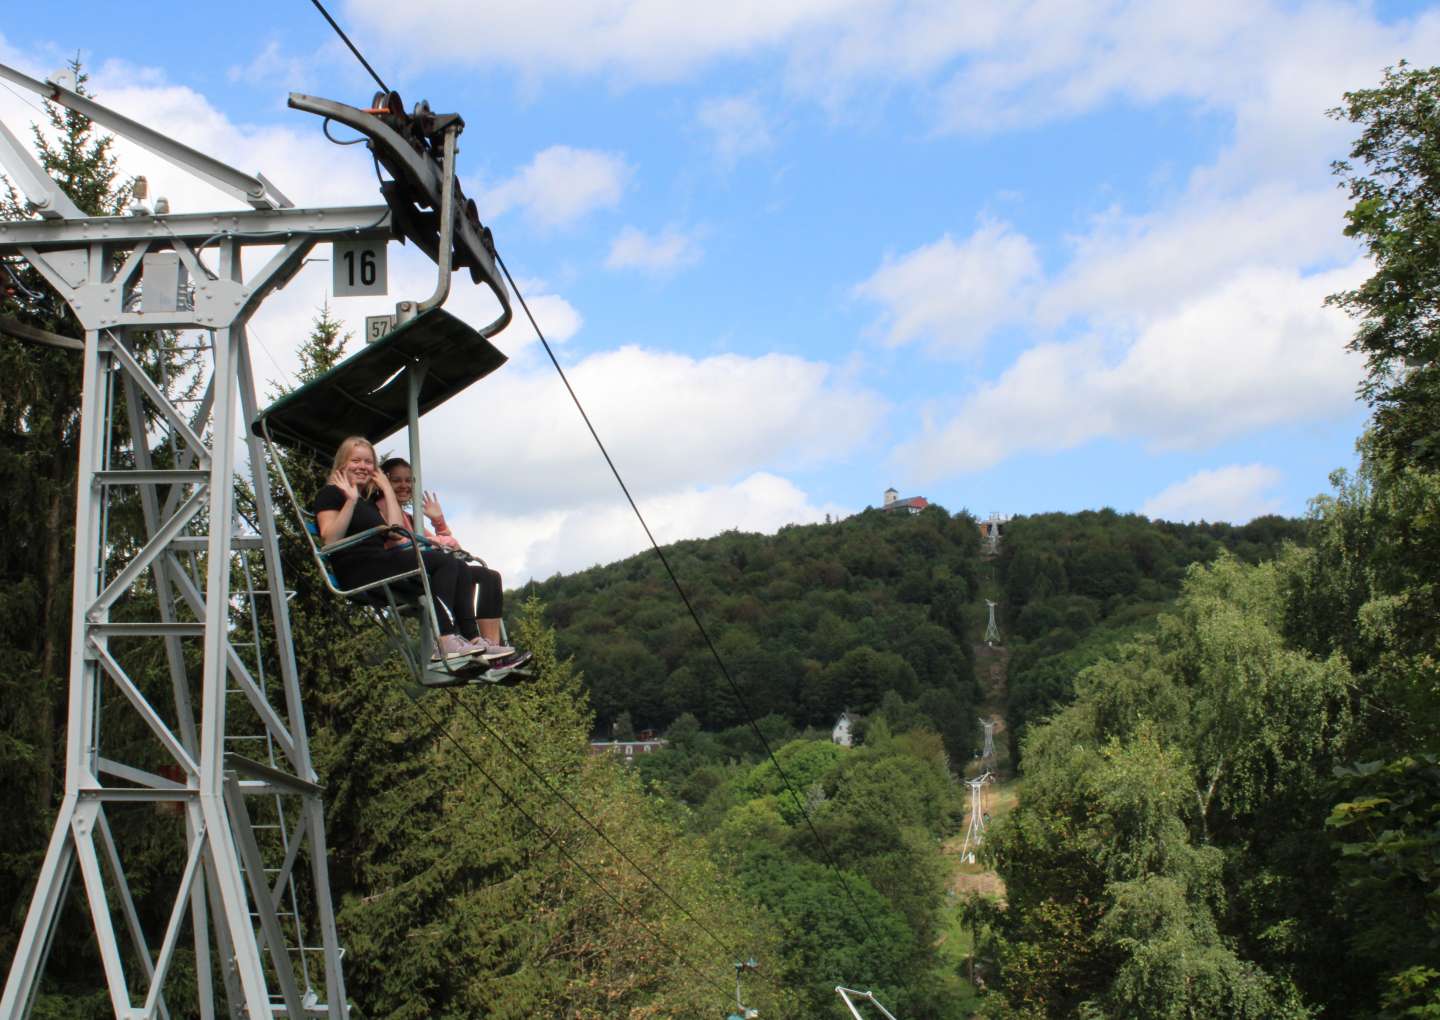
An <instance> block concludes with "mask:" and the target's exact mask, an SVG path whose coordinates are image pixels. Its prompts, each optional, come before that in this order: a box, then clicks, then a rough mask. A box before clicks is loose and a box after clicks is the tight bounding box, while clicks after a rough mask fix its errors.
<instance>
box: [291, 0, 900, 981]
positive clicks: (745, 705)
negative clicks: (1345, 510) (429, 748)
mask: <svg viewBox="0 0 1440 1020" xmlns="http://www.w3.org/2000/svg"><path fill="white" fill-rule="evenodd" d="M310 2H311V3H313V4H314V5H315V9H316V10H318V11H319V12H320V13H321V14H322V15H323V16H324V18H325V20H326V21H327V22H329V23H330V27H331V28H333V29H334V30H335V33H336V34H337V35H339V36H340V38H341V39H342V40H343V41H344V43H345V45H346V46H348V47H349V48H350V52H351V53H353V54H355V59H356V60H358V61H360V63H361V64H362V65H363V66H364V67H365V70H366V71H369V72H370V77H372V78H374V79H375V83H376V84H377V85H379V86H380V88H381V89H382V90H383V91H384V92H386V93H387V94H388V93H389V92H390V87H389V86H388V85H386V84H385V82H384V81H382V80H381V78H380V75H378V74H377V73H376V72H375V69H374V68H373V67H371V66H370V62H369V61H368V60H366V59H365V57H364V55H363V54H361V52H360V50H359V49H357V48H356V46H355V44H354V43H353V42H351V41H350V37H349V36H347V35H346V34H345V32H344V30H343V29H342V28H341V27H340V26H339V25H338V24H336V22H335V19H334V18H332V17H331V16H330V12H329V11H327V10H326V9H325V6H324V4H322V3H321V2H320V0H310ZM327 135H328V132H327ZM331 140H332V141H335V142H337V144H344V143H341V142H339V140H338V139H333V138H332V139H331ZM375 169H376V173H377V174H378V173H379V169H380V167H379V162H378V160H377V161H376V167H375ZM494 254H495V261H496V263H497V264H498V265H499V266H500V270H501V271H502V272H503V273H504V274H505V279H506V280H507V281H508V282H509V284H510V289H511V290H513V291H514V292H515V297H516V299H517V300H518V301H519V302H520V307H521V308H523V309H524V310H525V317H526V318H527V319H529V320H530V326H531V328H532V329H534V330H535V335H536V337H538V338H539V340H540V344H541V346H542V347H544V348H545V353H546V355H548V356H549V358H550V363H551V364H552V365H554V366H555V371H556V373H558V374H559V376H560V381H561V382H563V383H564V384H565V389H566V391H567V392H569V394H570V399H571V400H572V401H574V403H575V409H576V410H578V411H579V412H580V417H581V418H582V419H584V421H585V427H586V428H588V429H589V430H590V435H591V437H592V438H594V440H595V445H596V446H597V447H599V448H600V453H601V455H602V456H603V457H604V458H605V463H606V464H607V465H609V467H610V473H611V474H613V475H614V476H615V481H616V482H617V483H618V484H619V486H620V491H621V492H623V493H624V494H625V499H626V500H627V501H628V502H629V504H630V509H631V510H633V511H634V512H635V517H636V519H638V520H639V521H640V527H641V528H643V529H644V531H645V537H646V538H648V539H649V540H650V547H651V548H652V549H653V550H654V551H655V555H657V556H658V557H660V562H661V563H662V564H663V565H664V567H665V572H666V573H667V574H668V575H669V576H670V582H671V584H673V585H674V586H675V591H676V593H677V594H678V595H679V596H680V600H681V601H682V602H683V603H684V604H685V608H686V609H687V610H688V611H689V613H690V618H691V619H692V620H694V621H695V627H696V629H698V630H699V631H700V636H701V637H702V638H704V639H705V644H706V646H707V647H708V648H709V649H710V654H711V656H712V657H713V658H714V659H715V663H716V665H717V666H719V668H720V672H721V674H722V675H723V676H724V677H725V682H726V683H727V684H729V686H730V689H731V691H732V692H734V694H735V697H736V699H737V700H738V702H739V704H740V707H741V709H742V710H743V711H744V712H745V718H746V721H747V722H749V724H750V728H751V729H752V730H754V731H755V736H756V737H757V738H759V740H760V744H761V746H762V747H763V748H764V749H765V754H766V756H767V757H768V758H769V759H770V763H771V764H772V765H774V766H775V771H776V773H778V774H779V776H780V778H781V780H782V781H784V783H785V787H786V789H788V790H789V791H790V796H791V797H793V798H794V799H795V804H796V806H797V807H798V808H799V809H800V814H801V815H802V816H803V817H804V819H805V824H806V826H808V827H809V829H810V834H811V835H812V836H814V837H815V842H816V844H817V845H818V846H819V847H820V848H821V849H822V850H823V851H824V852H825V857H826V860H827V861H829V863H830V867H831V868H833V869H834V871H835V877H836V878H837V879H839V881H840V887H841V888H842V889H844V890H845V897H846V899H848V900H849V901H850V905H851V906H852V907H853V908H854V909H855V915H856V916H857V917H859V918H860V921H861V923H862V924H863V925H864V926H865V930H866V931H867V932H868V933H869V935H870V938H871V939H872V940H873V941H874V942H876V943H877V944H878V943H879V942H880V937H879V935H877V934H876V932H875V929H874V927H872V926H871V924H870V919H869V917H867V916H866V914H865V912H864V911H863V910H862V909H861V908H860V904H859V903H858V902H856V900H855V894H854V893H853V892H851V890H850V883H849V882H847V881H845V875H844V873H843V872H842V871H841V870H840V865H839V864H838V863H837V862H836V860H835V855H834V854H833V853H831V852H830V846H829V844H828V843H826V842H825V840H824V839H823V838H822V837H821V835H820V833H819V831H818V830H816V828H815V822H814V820H813V819H811V817H810V812H809V811H807V810H806V809H805V801H804V799H803V798H801V796H800V794H799V792H798V791H797V790H796V789H795V785H794V784H793V783H791V782H790V777H789V776H787V775H786V774H785V770H784V769H783V768H782V767H781V766H780V762H779V761H778V760H777V759H776V758H775V752H774V750H772V749H771V747H770V741H768V740H766V739H765V734H764V733H762V732H761V730H760V727H759V725H758V724H757V723H756V722H755V716H754V713H752V712H751V711H750V705H749V702H747V701H746V700H745V696H744V695H743V694H742V693H741V692H740V687H739V685H738V684H736V683H735V678H734V677H732V676H731V675H730V670H729V668H728V667H727V666H726V665H725V660H724V659H723V658H721V657H720V651H719V649H717V648H716V647H715V642H714V641H713V640H711V638H710V632H709V631H707V630H706V629H705V625H704V624H703V623H702V622H701V621H700V615H699V614H698V613H697V612H696V611H695V607H694V605H692V604H691V602H690V598H689V596H688V595H686V594H685V589H684V588H683V587H682V586H681V584H680V579H679V578H678V577H677V576H676V575H675V571H674V570H673V569H672V568H671V566H670V561H669V560H668V559H667V558H666V556H665V553H664V551H663V550H662V549H661V548H660V544H659V543H658V542H656V541H655V535H654V534H653V533H652V532H651V531H650V525H649V524H647V523H646V521H645V515H644V514H642V513H641V512H640V507H639V506H638V505H637V504H636V503H635V498H634V497H633V496H631V495H630V489H629V487H628V486H627V485H626V484H625V479H624V478H622V477H621V476H620V471H619V469H618V468H616V466H615V462H614V461H613V460H612V459H611V457H610V451H609V450H607V449H606V448H605V444H604V442H602V441H601V439H600V434H599V433H598V432H596V431H595V426H594V425H593V424H592V423H591V421H590V416H589V415H588V414H586V413H585V407H584V405H582V404H581V403H580V398H579V396H577V395H576V393H575V389H574V387H573V386H571V385H570V379H569V378H568V377H567V376H566V375H565V370H564V369H563V368H561V367H560V362H559V360H558V359H557V358H556V357H555V352H554V351H553V350H552V349H551V348H550V341H549V340H547V339H546V338H545V333H544V332H543V331H542V330H541V329H540V324H539V323H538V322H536V321H535V316H534V315H533V314H532V313H531V311H530V305H529V304H528V303H526V301H525V296H524V295H523V294H522V293H521V292H520V288H519V286H517V285H516V283H515V278H514V277H512V276H511V275H510V267H509V266H507V265H505V260H504V259H502V258H501V257H500V254H499V253H498V252H495V253H494ZM416 706H417V707H419V703H418V702H416ZM421 711H422V712H423V711H424V709H423V708H422V709H421ZM425 714H426V716H427V717H429V718H431V719H433V718H434V717H433V716H430V713H428V712H426V713H425ZM435 724H436V726H437V728H439V725H440V724H439V721H438V720H435ZM487 728H488V727H487ZM442 732H444V733H445V736H446V737H447V738H449V740H450V741H451V743H453V744H455V746H456V747H457V748H460V750H461V753H463V754H465V756H466V757H467V758H470V760H471V762H472V763H473V764H474V765H475V767H476V768H477V769H479V770H480V774H481V775H483V776H484V777H485V778H486V779H487V780H489V782H490V783H491V785H492V786H494V787H495V788H496V790H497V791H499V793H500V794H501V796H503V797H504V798H505V799H506V801H507V802H508V803H510V804H511V805H513V806H514V807H515V809H516V810H517V811H519V812H520V813H521V814H522V815H524V816H525V818H526V819H527V820H529V821H530V822H531V824H532V825H534V826H535V827H536V828H537V829H539V831H540V832H542V833H544V832H545V830H544V829H543V828H542V827H541V826H540V824H539V823H538V822H536V821H535V820H534V819H533V818H531V817H530V815H529V814H528V813H527V812H526V811H525V809H524V808H522V807H520V805H519V803H518V802H516V801H515V799H514V798H513V797H511V796H510V795H509V793H507V792H506V791H505V790H504V788H502V787H501V786H500V785H499V784H498V783H496V782H495V780H494V779H492V778H491V777H490V775H489V773H487V772H486V771H485V770H484V768H483V767H481V766H480V764H479V762H477V761H475V759H474V758H473V757H472V756H471V755H470V754H469V753H468V752H466V751H465V749H464V748H463V747H461V745H460V743H459V742H458V741H457V740H455V738H454V737H453V736H451V735H450V733H449V732H448V731H443V730H442ZM577 813H578V812H577ZM581 817H582V818H583V817H584V816H583V815H582V816H581ZM597 831H598V830H597ZM547 838H549V839H550V840H551V842H552V843H554V844H555V846H556V848H557V849H559V850H561V852H562V853H564V854H565V856H566V857H567V858H568V859H569V860H570V861H571V862H572V863H574V864H575V866H576V867H577V868H580V870H581V871H582V872H584V873H585V874H586V876H587V877H590V880H591V881H592V882H595V884H596V886H597V887H599V888H600V889H601V890H602V891H603V892H605V895H606V896H608V897H610V899H611V900H613V901H614V902H615V904H616V905H617V906H620V901H619V900H618V899H615V897H614V896H613V895H612V894H611V893H610V892H609V890H607V889H605V888H604V887H603V886H601V885H600V883H599V882H598V881H597V880H596V879H595V878H594V877H593V876H590V875H589V872H586V871H585V869H584V868H583V867H582V866H581V865H580V864H579V862H577V861H575V859H574V858H573V857H570V854H569V852H568V851H566V850H565V849H564V848H563V847H561V846H560V844H559V843H558V842H555V840H554V838H553V837H550V836H549V835H548V834H547ZM607 842H608V839H607ZM612 845H613V844H612ZM616 849H617V850H618V847H617V848H616ZM626 859H627V860H628V859H629V858H628V857H627V858H626ZM632 863H633V862H632ZM637 870H638V866H637ZM642 874H643V872H642ZM647 877H648V876H647ZM621 909H625V908H624V907H621ZM626 913H630V912H629V911H628V910H627V911H626ZM631 916H632V917H633V916H634V915H633V914H631ZM686 916H689V912H688V911H686ZM635 920H636V921H639V918H638V917H637V918H635ZM639 923H640V924H641V926H642V927H645V930H646V931H650V928H649V927H648V926H646V925H645V924H644V922H643V921H639ZM697 923H698V922H697ZM651 934H652V935H654V933H653V932H651ZM655 938H656V939H657V941H662V944H664V943H663V940H660V939H659V936H655ZM671 948H672V951H674V952H676V955H677V956H679V957H680V959H682V960H683V959H685V958H684V957H683V956H681V955H680V954H679V952H678V950H673V947H671ZM685 962H686V965H687V966H689V967H691V969H692V970H693V969H694V965H693V964H691V963H689V961H688V960H686V961H685ZM696 973H697V974H698V973H699V971H696ZM725 994H726V996H727V997H728V996H729V994H730V992H729V989H728V988H727V989H726V990H725Z"/></svg>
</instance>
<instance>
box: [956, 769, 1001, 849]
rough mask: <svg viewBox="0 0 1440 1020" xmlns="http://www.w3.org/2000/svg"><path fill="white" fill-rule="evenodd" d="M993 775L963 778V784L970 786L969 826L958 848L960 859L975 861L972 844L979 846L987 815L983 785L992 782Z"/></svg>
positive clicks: (983, 833) (983, 836) (982, 838)
mask: <svg viewBox="0 0 1440 1020" xmlns="http://www.w3.org/2000/svg"><path fill="white" fill-rule="evenodd" d="M994 781H995V777H994V776H993V775H991V774H990V773H989V772H986V773H984V774H983V775H979V776H976V777H975V778H974V779H967V780H965V785H966V786H968V787H970V827H969V828H968V829H966V830H965V843H964V845H963V846H961V848H960V859H961V860H962V861H969V862H970V863H971V864H974V863H975V853H974V851H973V850H972V849H971V847H972V846H977V847H978V846H979V845H980V844H981V843H982V842H983V841H984V838H985V821H986V819H987V818H988V817H989V816H988V815H987V814H986V813H985V807H984V803H985V801H984V798H985V786H986V784H988V783H993V782H994Z"/></svg>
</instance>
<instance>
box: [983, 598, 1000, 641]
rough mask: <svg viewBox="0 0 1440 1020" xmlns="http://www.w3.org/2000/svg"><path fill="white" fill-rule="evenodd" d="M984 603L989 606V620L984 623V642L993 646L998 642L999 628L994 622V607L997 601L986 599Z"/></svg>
mask: <svg viewBox="0 0 1440 1020" xmlns="http://www.w3.org/2000/svg"><path fill="white" fill-rule="evenodd" d="M985 605H987V606H989V607H990V622H989V623H987V624H986V625H985V643H986V644H987V645H990V646H991V647H992V648H993V647H994V646H995V645H998V644H999V643H1000V628H999V626H998V625H997V624H996V623H995V607H996V605H998V603H996V602H991V601H990V600H989V599H986V600H985Z"/></svg>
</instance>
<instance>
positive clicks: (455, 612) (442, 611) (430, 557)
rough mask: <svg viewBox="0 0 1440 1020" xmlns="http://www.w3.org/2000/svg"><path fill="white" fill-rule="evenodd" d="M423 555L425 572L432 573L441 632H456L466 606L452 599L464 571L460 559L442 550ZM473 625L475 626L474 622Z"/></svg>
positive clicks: (442, 633)
mask: <svg viewBox="0 0 1440 1020" xmlns="http://www.w3.org/2000/svg"><path fill="white" fill-rule="evenodd" d="M408 555H414V554H413V553H410V554H408ZM421 556H422V557H423V559H424V561H425V572H426V573H427V574H428V575H430V594H431V595H432V596H434V599H435V617H436V619H437V620H438V621H439V623H440V633H441V635H442V636H443V635H445V634H454V633H455V632H456V631H457V630H459V629H460V621H461V620H462V619H463V616H464V614H465V607H464V606H463V605H462V606H457V605H455V604H454V602H453V601H452V600H454V598H455V591H456V587H457V586H458V585H459V583H460V575H461V574H462V573H464V571H462V570H461V569H460V566H461V564H460V561H459V560H457V559H456V558H455V557H453V556H447V555H446V554H445V553H441V552H426V553H421ZM411 562H412V563H413V562H414V561H413V560H412V561H411ZM473 605H474V604H473V603H472V604H471V606H472V608H471V610H470V613H471V614H472V621H473V613H474V609H473ZM471 626H474V624H473V622H472V623H471Z"/></svg>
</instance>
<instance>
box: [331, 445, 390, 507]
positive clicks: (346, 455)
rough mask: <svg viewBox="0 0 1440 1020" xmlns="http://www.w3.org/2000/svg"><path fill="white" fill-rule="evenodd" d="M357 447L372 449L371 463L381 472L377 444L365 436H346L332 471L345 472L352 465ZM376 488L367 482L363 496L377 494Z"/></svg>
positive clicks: (336, 455)
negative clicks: (376, 451) (351, 457)
mask: <svg viewBox="0 0 1440 1020" xmlns="http://www.w3.org/2000/svg"><path fill="white" fill-rule="evenodd" d="M357 446H366V447H369V448H370V461H371V463H373V464H374V465H375V470H377V471H378V470H380V458H379V457H377V456H376V455H375V444H374V443H372V442H370V440H368V439H366V438H365V437H364V436H346V437H345V438H344V439H343V440H341V442H340V449H338V450H336V451H335V463H334V464H332V465H331V470H333V471H341V472H343V471H344V470H345V465H346V464H348V463H350V455H351V454H352V453H354V452H355V447H357ZM375 488H376V486H375V483H374V482H373V481H370V482H366V483H365V490H364V492H363V493H362V495H363V496H365V497H367V498H368V497H369V496H370V495H371V494H373V493H374V492H375Z"/></svg>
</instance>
